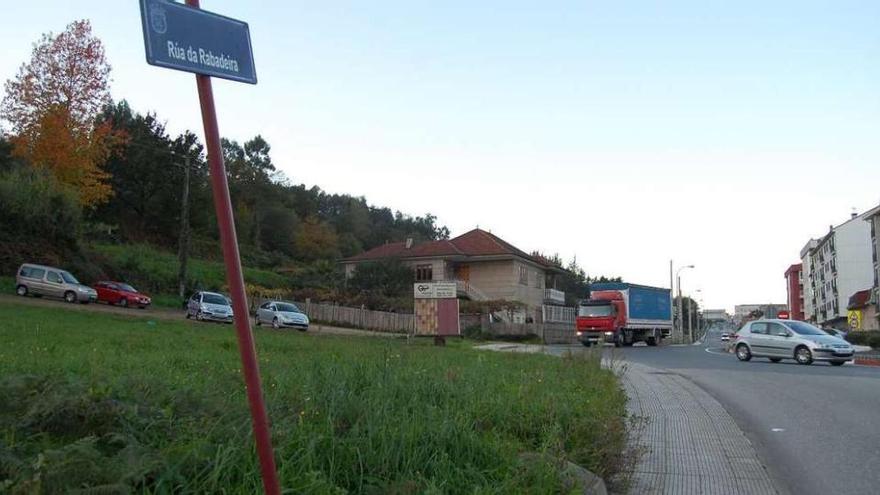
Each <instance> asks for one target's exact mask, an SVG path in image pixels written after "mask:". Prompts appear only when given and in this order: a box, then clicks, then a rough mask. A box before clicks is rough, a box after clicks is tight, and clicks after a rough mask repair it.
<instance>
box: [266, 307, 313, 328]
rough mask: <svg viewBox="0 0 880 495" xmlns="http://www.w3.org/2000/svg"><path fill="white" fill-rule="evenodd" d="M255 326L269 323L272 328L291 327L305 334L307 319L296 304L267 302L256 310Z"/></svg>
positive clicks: (307, 324)
mask: <svg viewBox="0 0 880 495" xmlns="http://www.w3.org/2000/svg"><path fill="white" fill-rule="evenodd" d="M256 323H257V325H262V324H263V323H271V324H272V328H276V329H277V328H284V327H291V328H296V329H299V330H302V331H303V332H305V331H306V330H308V329H309V317H308V316H306V314H305V313H303V312H302V310H301V309H299V308H298V307H297V305H296V304H293V303H289V302H284V301H267V302H265V303H263V304H261V305H260V307H259V308H257V315H256Z"/></svg>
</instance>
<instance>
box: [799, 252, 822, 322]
mask: <svg viewBox="0 0 880 495" xmlns="http://www.w3.org/2000/svg"><path fill="white" fill-rule="evenodd" d="M818 243H819V241H817V240H816V239H810V240H809V241H807V243H806V244H805V245H804V247H803V248H801V278H802V279H803V280H804V284H803V287H802V289H801V295H802V296H803V300H804V306H803V311H804V321H809V322H811V323H815V322H816V294H815V293H814V292H813V286H812V285H811V284H810V280H811V277H812V276H813V271H812V269H811V264H810V253H812V252H813V250H814V249H816V244H818Z"/></svg>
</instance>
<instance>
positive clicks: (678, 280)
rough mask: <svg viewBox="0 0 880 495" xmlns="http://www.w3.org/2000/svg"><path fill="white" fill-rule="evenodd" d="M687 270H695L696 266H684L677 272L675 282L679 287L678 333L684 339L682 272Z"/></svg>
mask: <svg viewBox="0 0 880 495" xmlns="http://www.w3.org/2000/svg"><path fill="white" fill-rule="evenodd" d="M687 268H694V265H686V266H683V267H681V268H679V269H678V271H676V272H675V280H676V284H677V285H678V331H679V332H680V333H681V335H682V339H683V338H684V308H683V306H684V305H683V303H682V299H681V271H682V270H685V269H687Z"/></svg>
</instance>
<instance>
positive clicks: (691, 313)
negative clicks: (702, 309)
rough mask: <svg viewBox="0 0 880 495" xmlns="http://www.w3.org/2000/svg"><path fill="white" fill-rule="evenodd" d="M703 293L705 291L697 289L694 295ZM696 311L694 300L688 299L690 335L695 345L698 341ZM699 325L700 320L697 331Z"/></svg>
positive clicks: (698, 323) (698, 322) (698, 321)
mask: <svg viewBox="0 0 880 495" xmlns="http://www.w3.org/2000/svg"><path fill="white" fill-rule="evenodd" d="M702 292H703V289H697V290H695V291H694V293H696V294H702ZM701 297H702V296H701ZM695 309H696V308H694V298H693V297H689V298H688V335H690V336H691V344H693V343H694V341H695V340H696V338H695V336H694V311H695ZM699 325H700V320H699V319H697V326H698V328H697V331H699Z"/></svg>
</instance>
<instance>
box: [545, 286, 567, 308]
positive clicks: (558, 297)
mask: <svg viewBox="0 0 880 495" xmlns="http://www.w3.org/2000/svg"><path fill="white" fill-rule="evenodd" d="M544 302H545V303H548V304H560V305H562V304H565V292H562V291H561V290H556V289H544Z"/></svg>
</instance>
